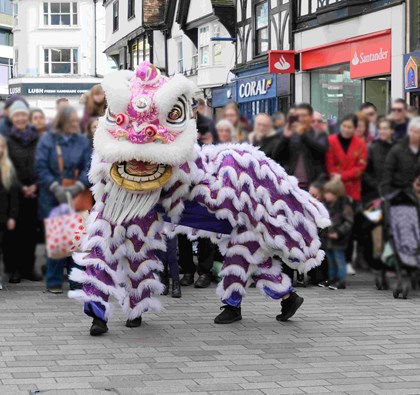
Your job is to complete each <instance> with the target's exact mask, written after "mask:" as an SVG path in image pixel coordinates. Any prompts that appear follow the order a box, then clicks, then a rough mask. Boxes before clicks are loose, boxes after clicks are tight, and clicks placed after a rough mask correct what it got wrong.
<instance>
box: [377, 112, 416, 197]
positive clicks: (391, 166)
mask: <svg viewBox="0 0 420 395" xmlns="http://www.w3.org/2000/svg"><path fill="white" fill-rule="evenodd" d="M419 176H420V117H416V118H413V119H412V120H411V121H410V123H409V125H408V135H407V137H405V138H404V139H403V140H402V141H401V142H399V143H398V144H397V145H395V146H394V147H393V148H392V149H391V151H390V152H389V154H388V156H387V159H386V162H385V169H384V174H383V178H382V191H383V193H385V194H388V193H391V192H394V191H396V190H405V191H407V192H409V193H412V192H413V184H414V182H415V181H416V178H418V177H419Z"/></svg>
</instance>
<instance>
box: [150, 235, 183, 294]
mask: <svg viewBox="0 0 420 395" xmlns="http://www.w3.org/2000/svg"><path fill="white" fill-rule="evenodd" d="M177 244H178V239H177V237H173V238H169V237H166V251H160V250H158V251H156V256H157V257H158V258H159V259H160V260H161V261H162V263H163V273H162V277H161V282H162V284H163V285H164V286H165V289H164V290H163V293H162V294H163V295H168V293H169V277H170V278H171V280H172V297H173V298H180V297H181V284H180V283H179V265H178V259H177V255H176V251H177Z"/></svg>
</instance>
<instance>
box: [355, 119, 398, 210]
mask: <svg viewBox="0 0 420 395" xmlns="http://www.w3.org/2000/svg"><path fill="white" fill-rule="evenodd" d="M393 134H394V131H393V130H392V122H391V121H390V120H388V119H385V118H384V119H382V120H381V121H379V124H378V140H375V141H373V142H372V143H371V145H370V146H369V148H368V162H367V166H366V170H365V173H364V174H363V181H362V200H363V202H365V203H369V202H371V201H373V200H375V199H378V198H379V197H380V196H381V191H380V185H381V183H382V179H383V175H384V163H385V161H386V158H387V156H388V153H389V151H391V148H392V147H393V145H394V141H393Z"/></svg>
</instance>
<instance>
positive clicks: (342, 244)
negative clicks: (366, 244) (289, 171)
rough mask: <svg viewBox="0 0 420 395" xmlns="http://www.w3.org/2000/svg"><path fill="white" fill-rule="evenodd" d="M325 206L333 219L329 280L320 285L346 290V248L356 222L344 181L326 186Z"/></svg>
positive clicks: (330, 238) (328, 251) (329, 239)
mask: <svg viewBox="0 0 420 395" xmlns="http://www.w3.org/2000/svg"><path fill="white" fill-rule="evenodd" d="M323 189H324V200H325V206H326V207H327V209H328V212H329V214H330V218H331V227H330V228H329V229H328V233H327V242H326V253H327V260H328V280H326V281H323V282H321V283H319V284H318V285H319V286H320V287H323V288H327V287H328V288H330V289H334V290H336V289H345V288H346V275H347V269H346V266H347V263H346V248H347V245H348V243H349V241H350V238H351V229H352V226H353V221H354V214H353V208H352V205H351V202H350V199H349V198H348V197H347V195H346V190H345V187H344V184H343V183H342V181H340V180H337V179H334V180H331V181H329V182H327V183H326V184H325V185H324V188H323Z"/></svg>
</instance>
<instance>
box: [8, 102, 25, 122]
mask: <svg viewBox="0 0 420 395" xmlns="http://www.w3.org/2000/svg"><path fill="white" fill-rule="evenodd" d="M18 112H24V113H25V114H28V115H29V108H28V106H27V105H26V104H25V103H24V102H23V101H20V100H18V101H15V102H14V103H13V104H12V105H11V106H10V108H9V118H12V117H13V115H15V114H17V113H18Z"/></svg>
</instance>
